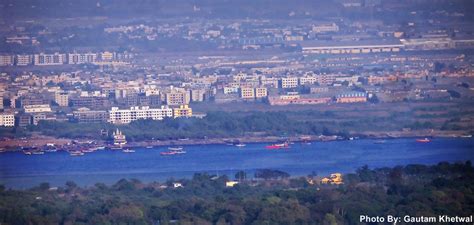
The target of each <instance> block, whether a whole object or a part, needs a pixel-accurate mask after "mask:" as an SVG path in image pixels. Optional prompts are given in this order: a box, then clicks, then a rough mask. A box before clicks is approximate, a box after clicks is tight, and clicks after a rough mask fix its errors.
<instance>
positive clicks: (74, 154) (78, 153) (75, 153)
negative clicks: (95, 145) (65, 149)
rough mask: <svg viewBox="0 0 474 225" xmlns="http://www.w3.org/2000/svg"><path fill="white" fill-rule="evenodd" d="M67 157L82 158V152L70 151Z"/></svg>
mask: <svg viewBox="0 0 474 225" xmlns="http://www.w3.org/2000/svg"><path fill="white" fill-rule="evenodd" d="M69 155H70V156H83V155H84V152H82V151H72V152H69Z"/></svg>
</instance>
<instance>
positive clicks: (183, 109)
mask: <svg viewBox="0 0 474 225" xmlns="http://www.w3.org/2000/svg"><path fill="white" fill-rule="evenodd" d="M173 116H174V118H178V117H191V116H193V110H192V109H191V108H190V107H189V106H188V105H180V106H179V108H174V109H173Z"/></svg>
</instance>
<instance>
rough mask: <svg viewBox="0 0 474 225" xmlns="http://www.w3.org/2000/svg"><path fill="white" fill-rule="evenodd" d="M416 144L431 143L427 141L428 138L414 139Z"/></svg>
mask: <svg viewBox="0 0 474 225" xmlns="http://www.w3.org/2000/svg"><path fill="white" fill-rule="evenodd" d="M416 142H419V143H428V142H431V140H430V139H428V138H423V139H416Z"/></svg>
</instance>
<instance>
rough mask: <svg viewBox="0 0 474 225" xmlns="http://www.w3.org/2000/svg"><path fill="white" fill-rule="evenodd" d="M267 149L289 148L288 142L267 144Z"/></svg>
mask: <svg viewBox="0 0 474 225" xmlns="http://www.w3.org/2000/svg"><path fill="white" fill-rule="evenodd" d="M265 148H266V149H268V150H272V149H286V148H289V146H288V143H286V142H285V143H281V144H273V145H267V146H265Z"/></svg>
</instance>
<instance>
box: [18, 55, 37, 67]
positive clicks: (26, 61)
mask: <svg viewBox="0 0 474 225" xmlns="http://www.w3.org/2000/svg"><path fill="white" fill-rule="evenodd" d="M32 63H33V57H32V56H31V55H16V65H17V66H26V65H30V64H32Z"/></svg>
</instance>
